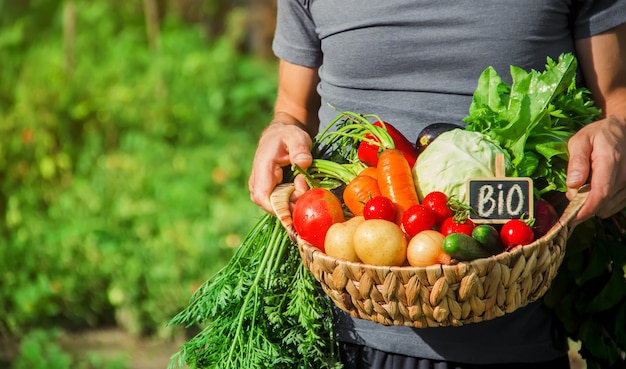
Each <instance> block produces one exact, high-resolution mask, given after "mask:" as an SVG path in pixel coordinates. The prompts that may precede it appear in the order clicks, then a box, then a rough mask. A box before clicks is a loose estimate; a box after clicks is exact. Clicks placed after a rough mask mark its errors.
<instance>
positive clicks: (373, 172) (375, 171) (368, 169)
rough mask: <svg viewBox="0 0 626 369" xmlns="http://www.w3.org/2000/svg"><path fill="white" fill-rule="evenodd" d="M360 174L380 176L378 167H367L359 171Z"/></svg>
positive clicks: (375, 177) (373, 176)
mask: <svg viewBox="0 0 626 369" xmlns="http://www.w3.org/2000/svg"><path fill="white" fill-rule="evenodd" d="M359 175H360V176H369V177H372V178H374V179H377V177H378V169H377V168H376V167H366V168H365V169H363V170H362V171H360V172H359Z"/></svg>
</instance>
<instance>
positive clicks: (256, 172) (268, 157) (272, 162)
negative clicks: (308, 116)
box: [248, 122, 313, 214]
mask: <svg viewBox="0 0 626 369" xmlns="http://www.w3.org/2000/svg"><path fill="white" fill-rule="evenodd" d="M311 146H312V141H311V137H310V136H309V134H308V133H307V132H306V131H304V130H303V129H302V128H300V127H299V126H298V125H294V124H284V123H279V122H277V123H272V124H270V125H269V127H267V128H266V129H265V131H263V134H262V135H261V139H260V140H259V145H258V147H257V151H256V154H255V156H254V162H253V163H252V172H251V174H250V179H249V181H248V187H249V190H250V199H252V201H253V202H254V203H255V204H257V205H259V206H260V207H261V208H263V209H264V210H265V211H267V212H269V213H272V214H273V213H274V210H273V209H272V206H271V204H270V200H269V197H270V194H271V193H272V191H273V190H274V187H276V185H278V184H279V183H281V182H282V180H283V167H284V166H287V165H290V164H297V165H299V166H300V167H302V168H308V167H309V166H310V165H311V163H312V161H313V157H312V156H311ZM294 184H295V186H296V188H295V191H294V193H293V195H292V200H293V201H295V199H296V198H297V197H298V196H300V195H301V194H302V193H304V191H306V190H307V189H308V186H307V184H306V182H305V181H304V179H303V178H301V177H300V178H298V177H297V178H296V180H295V181H294Z"/></svg>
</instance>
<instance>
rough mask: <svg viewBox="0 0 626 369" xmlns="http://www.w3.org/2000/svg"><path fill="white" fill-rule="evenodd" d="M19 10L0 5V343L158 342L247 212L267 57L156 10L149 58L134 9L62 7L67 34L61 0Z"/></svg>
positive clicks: (269, 93)
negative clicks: (37, 338) (134, 338)
mask: <svg viewBox="0 0 626 369" xmlns="http://www.w3.org/2000/svg"><path fill="white" fill-rule="evenodd" d="M20 4H22V3H21V2H18V1H2V0H0V63H1V64H2V67H1V68H0V178H1V180H0V215H1V217H0V346H1V345H2V342H3V341H5V342H6V341H7V340H19V339H20V338H22V337H25V336H27V335H28V334H29V332H32V331H33V330H35V329H38V328H40V327H53V326H62V327H64V328H84V327H94V326H101V325H105V324H117V325H120V326H122V327H124V328H125V329H127V330H128V331H129V332H131V333H134V334H146V333H147V334H158V335H160V336H167V335H171V334H172V332H169V331H167V329H166V323H167V321H169V319H170V318H171V317H172V316H173V315H174V314H175V313H176V312H178V311H180V310H181V309H182V308H183V307H184V306H185V305H186V303H187V301H188V299H189V298H190V296H191V293H192V292H193V290H194V289H195V288H196V287H197V286H198V285H199V284H200V283H202V282H204V281H205V280H206V279H207V278H208V277H209V276H210V275H212V274H213V273H215V272H216V271H217V270H218V269H219V268H221V267H222V266H223V265H224V264H225V263H226V261H227V260H228V259H229V258H230V256H231V255H232V251H233V248H235V247H236V246H238V245H239V243H240V241H241V239H242V237H243V236H244V235H245V234H246V233H247V232H248V230H249V229H250V227H251V226H252V225H253V224H254V223H256V220H257V219H258V217H259V216H260V215H261V211H260V210H259V209H258V208H257V207H255V206H254V205H253V204H252V203H251V201H250V200H249V195H248V192H247V176H248V174H249V167H250V165H251V162H252V157H253V154H254V150H255V144H256V140H257V137H258V134H259V133H260V130H261V129H262V128H263V127H264V125H265V124H266V123H267V122H268V121H269V117H270V115H271V107H272V104H273V99H274V94H275V88H276V85H275V77H276V68H275V63H274V62H273V61H269V62H268V61H263V60H259V59H256V58H254V56H251V55H245V54H243V53H242V52H241V51H240V50H239V48H238V44H240V42H241V39H240V38H241V37H243V35H242V30H241V28H240V27H239V23H238V22H231V23H230V28H228V29H227V31H226V32H225V34H224V35H222V36H220V37H217V38H209V37H207V33H206V32H205V30H204V29H203V28H202V27H201V26H200V25H197V24H189V23H186V22H184V21H182V20H181V19H180V17H178V16H176V15H175V14H173V15H168V14H166V15H165V16H164V18H163V22H162V24H161V32H160V38H159V44H158V47H157V48H152V49H151V48H150V47H149V44H148V42H147V40H146V31H145V23H144V19H143V13H142V8H141V5H140V2H123V1H104V0H97V1H89V2H80V1H76V2H75V19H76V25H75V37H74V38H73V39H68V38H67V37H66V38H64V33H63V2H57V1H52V0H31V1H29V2H28V6H22V5H20ZM231 15H233V16H236V15H241V14H239V13H237V12H233V13H231ZM229 19H230V18H229ZM232 19H233V20H237V19H239V18H237V17H233V18H232ZM68 42H71V45H68ZM68 46H72V47H71V48H70V50H72V53H71V54H70V56H71V58H69V59H68V54H67V53H66V50H68ZM168 329H171V328H168ZM3 361H5V362H6V361H7V359H6V358H5V359H4V360H3V358H2V353H1V350H0V363H2V362H3ZM18 367H20V366H18Z"/></svg>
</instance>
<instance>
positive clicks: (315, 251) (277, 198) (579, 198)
mask: <svg viewBox="0 0 626 369" xmlns="http://www.w3.org/2000/svg"><path fill="white" fill-rule="evenodd" d="M294 189H295V187H294V184H293V183H284V184H281V185H279V186H277V187H276V189H275V190H274V192H273V193H272V195H271V196H270V202H271V204H272V207H273V209H274V212H275V214H276V216H277V217H278V218H279V220H280V221H281V223H282V224H283V226H284V227H285V229H287V231H288V233H289V237H290V238H291V239H292V241H294V242H295V243H296V244H298V246H300V247H303V248H305V249H307V251H308V252H309V253H310V254H311V256H312V257H314V258H320V259H325V260H327V261H329V262H333V263H336V264H344V265H348V266H351V267H358V268H366V269H368V270H377V271H381V272H389V271H391V272H394V271H398V272H412V271H426V270H434V269H441V270H442V271H446V269H447V268H451V269H452V268H458V267H459V265H465V266H467V267H470V268H471V267H473V266H476V265H478V264H485V263H492V262H497V263H501V262H505V261H508V260H510V259H515V258H517V257H519V256H520V255H521V254H529V253H531V252H534V251H535V250H536V249H538V248H539V247H542V246H544V245H545V244H547V243H548V242H550V241H551V240H552V239H554V238H555V237H556V236H557V235H558V234H559V233H561V232H562V231H563V230H564V228H566V227H568V229H567V231H568V233H569V232H571V230H572V229H573V227H570V223H571V221H572V220H573V219H574V218H575V217H576V215H577V214H578V211H579V210H580V208H581V207H582V206H583V204H584V202H585V200H586V198H587V195H588V193H589V190H590V186H589V185H584V186H582V187H580V188H579V189H578V192H577V194H576V196H574V198H573V199H572V200H571V201H570V202H569V204H568V206H567V207H566V208H565V210H564V211H563V214H561V216H560V217H559V219H558V220H557V222H556V223H555V224H554V225H553V226H552V228H550V230H548V232H546V234H544V235H543V236H541V237H540V238H538V239H536V240H535V241H533V242H532V243H530V244H528V245H524V246H516V247H514V248H512V249H511V250H507V251H503V252H500V253H498V254H495V255H491V256H488V257H484V258H478V259H474V260H469V261H455V262H454V263H451V264H440V263H438V264H432V265H428V266H411V265H401V266H387V265H373V264H366V263H363V262H355V261H349V260H346V259H341V258H337V257H334V256H331V255H328V254H326V253H325V252H323V251H322V250H320V249H319V248H317V247H315V246H313V245H312V244H310V243H309V242H307V241H306V240H304V239H302V238H301V237H300V236H299V235H298V234H297V232H296V231H295V228H294V226H293V219H291V212H290V210H289V207H288V206H289V205H288V204H284V203H283V202H284V200H285V199H286V200H287V202H288V199H289V197H290V196H291V193H292V192H293V191H294ZM285 210H286V211H285Z"/></svg>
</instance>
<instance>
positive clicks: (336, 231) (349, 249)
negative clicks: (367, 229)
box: [324, 216, 365, 262]
mask: <svg viewBox="0 0 626 369" xmlns="http://www.w3.org/2000/svg"><path fill="white" fill-rule="evenodd" d="M364 220H365V219H364V218H363V217H362V216H358V217H354V218H351V219H349V220H347V221H345V222H341V223H335V224H333V225H331V226H330V228H328V232H327V233H326V239H325V240H324V250H326V254H327V255H330V256H333V257H336V258H340V259H345V260H349V261H356V262H358V261H360V260H359V257H358V256H357V255H356V252H355V251H354V243H353V242H352V241H353V238H352V236H353V235H354V231H355V230H356V227H358V225H359V224H361V223H362V222H363V221H364Z"/></svg>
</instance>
